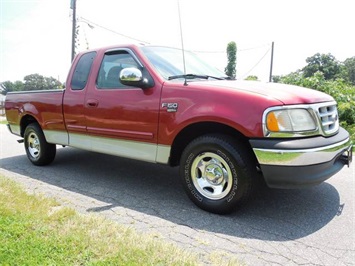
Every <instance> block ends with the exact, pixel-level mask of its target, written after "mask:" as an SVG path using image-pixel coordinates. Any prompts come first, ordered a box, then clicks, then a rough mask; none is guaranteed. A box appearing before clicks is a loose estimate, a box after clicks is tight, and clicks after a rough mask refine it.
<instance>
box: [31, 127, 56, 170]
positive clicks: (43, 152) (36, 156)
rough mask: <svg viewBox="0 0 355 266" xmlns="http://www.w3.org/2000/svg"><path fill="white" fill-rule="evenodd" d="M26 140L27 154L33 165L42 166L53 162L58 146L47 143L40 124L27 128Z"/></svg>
mask: <svg viewBox="0 0 355 266" xmlns="http://www.w3.org/2000/svg"><path fill="white" fill-rule="evenodd" d="M24 139H25V141H24V142H25V149H26V154H27V157H28V159H29V160H30V161H31V163H33V164H34V165H38V166H41V165H47V164H50V163H51V162H53V160H54V158H55V155H56V145H55V144H50V143H48V142H47V141H46V139H45V137H44V134H43V131H42V129H41V128H40V127H39V125H38V124H36V123H32V124H29V125H28V126H27V127H26V130H25V134H24Z"/></svg>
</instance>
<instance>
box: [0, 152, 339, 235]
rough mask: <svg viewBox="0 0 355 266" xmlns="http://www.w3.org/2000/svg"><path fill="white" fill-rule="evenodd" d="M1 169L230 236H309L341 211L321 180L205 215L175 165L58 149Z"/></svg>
mask: <svg viewBox="0 0 355 266" xmlns="http://www.w3.org/2000/svg"><path fill="white" fill-rule="evenodd" d="M0 166H1V168H3V169H6V170H8V171H12V172H15V173H18V174H21V175H25V176H28V177H30V178H32V179H37V180H40V181H42V182H45V183H47V184H50V185H54V186H57V187H59V188H63V189H65V190H69V191H73V192H76V193H79V194H82V195H84V196H87V197H91V198H94V199H96V200H98V201H100V202H104V203H107V204H104V206H99V207H90V208H88V209H86V211H90V212H97V213H100V212H103V211H105V210H109V209H113V208H115V207H123V208H127V209H131V210H134V211H137V212H141V213H144V214H147V215H151V216H155V217H159V218H161V219H164V220H168V221H170V222H172V223H175V224H180V225H181V224H182V225H185V226H188V227H190V228H194V229H197V230H205V231H209V232H213V233H220V234H227V235H230V236H235V237H241V238H249V239H260V240H271V241H288V240H294V239H299V238H302V237H305V236H307V235H310V234H312V233H314V232H316V231H318V230H319V229H321V228H322V227H324V226H325V225H327V224H328V223H329V222H330V221H331V220H332V219H333V218H334V217H335V216H337V215H339V214H340V213H341V208H342V206H340V198H339V194H338V192H337V190H336V189H335V188H334V187H333V186H331V185H330V184H328V183H323V184H321V185H319V186H315V187H312V188H308V189H302V190H275V189H266V188H265V189H264V190H263V191H262V192H261V193H260V194H259V195H258V196H257V197H256V199H255V200H253V201H252V202H250V203H249V204H248V205H247V206H245V207H244V208H242V209H240V210H237V211H236V212H234V213H232V214H229V215H224V216H222V215H215V214H211V213H207V212H205V211H203V210H200V209H199V208H197V207H195V205H194V204H193V203H192V202H191V201H190V200H189V199H188V197H187V196H186V195H185V192H184V191H183V188H182V185H181V184H180V180H179V176H178V169H177V168H170V167H167V166H162V165H156V164H150V163H145V162H139V161H133V160H129V159H123V158H118V157H113V156H109V155H103V154H97V153H91V152H86V151H81V150H76V149H72V148H65V149H58V150H57V157H56V159H55V161H54V162H53V163H52V164H51V165H49V166H46V167H36V166H33V165H32V164H31V163H30V162H29V161H28V160H27V158H26V156H25V155H23V156H16V157H11V158H5V159H1V160H0Z"/></svg>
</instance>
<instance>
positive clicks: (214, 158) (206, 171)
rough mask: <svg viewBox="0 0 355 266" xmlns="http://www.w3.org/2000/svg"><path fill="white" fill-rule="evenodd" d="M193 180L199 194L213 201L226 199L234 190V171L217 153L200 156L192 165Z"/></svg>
mask: <svg viewBox="0 0 355 266" xmlns="http://www.w3.org/2000/svg"><path fill="white" fill-rule="evenodd" d="M191 178H192V181H193V184H194V186H195V188H196V189H197V190H198V192H200V193H201V194H202V195H203V196H204V197H206V198H208V199H211V200H219V199H222V198H224V197H225V196H227V195H228V193H229V192H230V191H231V189H232V184H233V176H232V171H231V169H230V167H229V165H228V163H227V162H226V161H225V160H224V159H223V158H222V157H221V156H219V155H218V154H216V153H212V152H206V153H201V154H199V155H198V156H197V157H196V158H195V159H194V161H193V163H192V166H191Z"/></svg>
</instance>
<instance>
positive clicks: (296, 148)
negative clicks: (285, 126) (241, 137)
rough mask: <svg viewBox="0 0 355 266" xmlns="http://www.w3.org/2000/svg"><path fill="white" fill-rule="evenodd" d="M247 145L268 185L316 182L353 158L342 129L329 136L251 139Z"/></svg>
mask: <svg viewBox="0 0 355 266" xmlns="http://www.w3.org/2000/svg"><path fill="white" fill-rule="evenodd" d="M250 144H251V146H252V148H253V151H254V153H255V156H256V158H257V160H258V162H259V166H260V169H261V171H262V172H263V175H264V178H265V181H266V183H267V184H268V185H269V186H270V187H279V188H292V187H303V186H308V185H312V184H319V183H321V182H323V181H324V180H326V179H328V178H329V177H331V176H332V175H334V174H335V173H337V172H338V171H340V170H341V168H342V167H343V166H344V165H348V166H349V165H350V163H351V161H352V143H351V140H350V137H349V133H348V132H347V131H346V130H344V129H343V128H340V130H339V132H338V134H336V135H334V136H332V137H328V138H325V137H313V138H303V139H286V140H285V139H252V140H250Z"/></svg>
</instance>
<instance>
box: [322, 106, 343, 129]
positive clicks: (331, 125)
mask: <svg viewBox="0 0 355 266" xmlns="http://www.w3.org/2000/svg"><path fill="white" fill-rule="evenodd" d="M318 113H319V118H320V122H321V125H322V130H323V132H324V134H325V135H331V134H333V133H335V132H337V131H338V129H339V118H338V110H337V106H336V104H328V105H323V106H320V107H319V108H318Z"/></svg>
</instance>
